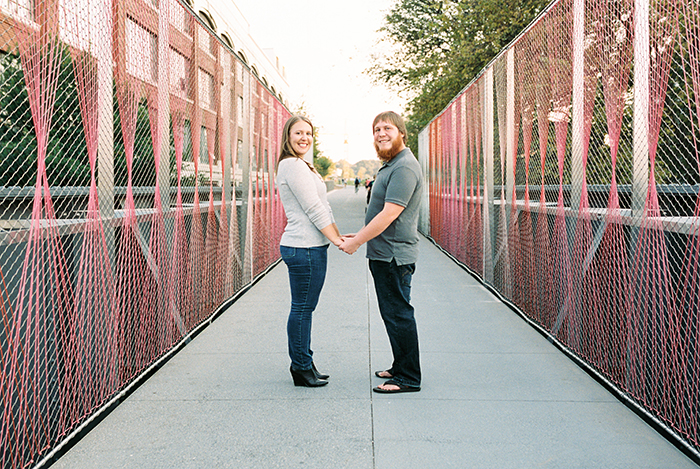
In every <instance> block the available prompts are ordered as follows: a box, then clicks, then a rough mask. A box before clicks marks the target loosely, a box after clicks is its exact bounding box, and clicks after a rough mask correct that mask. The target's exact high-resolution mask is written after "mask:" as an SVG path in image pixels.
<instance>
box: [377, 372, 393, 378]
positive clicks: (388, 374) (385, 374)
mask: <svg viewBox="0 0 700 469" xmlns="http://www.w3.org/2000/svg"><path fill="white" fill-rule="evenodd" d="M374 376H376V377H377V378H382V379H391V378H393V377H394V375H392V374H391V372H390V371H389V370H384V371H375V372H374Z"/></svg>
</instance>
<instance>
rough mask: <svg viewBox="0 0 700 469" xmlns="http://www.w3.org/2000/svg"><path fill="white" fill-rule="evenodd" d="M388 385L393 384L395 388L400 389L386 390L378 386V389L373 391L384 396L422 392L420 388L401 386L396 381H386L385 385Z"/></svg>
mask: <svg viewBox="0 0 700 469" xmlns="http://www.w3.org/2000/svg"><path fill="white" fill-rule="evenodd" d="M384 384H385V385H386V384H393V385H394V386H396V387H398V389H384V388H380V387H379V386H377V387H376V388H373V389H372V391H374V392H378V393H382V394H398V393H400V392H418V391H420V386H406V385H404V384H399V383H396V382H394V381H391V380H389V381H386V382H385V383H384Z"/></svg>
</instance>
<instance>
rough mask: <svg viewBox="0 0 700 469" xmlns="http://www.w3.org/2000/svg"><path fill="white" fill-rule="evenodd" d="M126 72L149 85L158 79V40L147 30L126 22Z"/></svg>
mask: <svg viewBox="0 0 700 469" xmlns="http://www.w3.org/2000/svg"><path fill="white" fill-rule="evenodd" d="M126 71H127V72H128V73H129V74H131V75H133V76H135V77H136V78H139V79H141V80H143V81H145V82H147V83H151V84H155V82H156V81H157V77H158V38H157V37H156V36H155V34H151V32H149V31H148V30H147V29H145V28H142V27H141V26H139V25H138V24H136V23H135V22H134V21H133V20H132V19H131V18H127V20H126Z"/></svg>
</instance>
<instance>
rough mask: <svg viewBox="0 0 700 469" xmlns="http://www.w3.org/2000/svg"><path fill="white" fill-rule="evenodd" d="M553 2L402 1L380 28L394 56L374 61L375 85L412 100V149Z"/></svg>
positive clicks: (377, 57) (409, 110)
mask: <svg viewBox="0 0 700 469" xmlns="http://www.w3.org/2000/svg"><path fill="white" fill-rule="evenodd" d="M548 3H549V0H458V1H454V0H400V1H399V2H398V3H397V4H396V5H395V6H394V7H393V8H392V9H391V10H390V11H389V13H388V14H387V15H386V17H385V24H384V26H383V27H382V28H381V29H380V32H381V33H383V35H384V37H383V40H382V42H383V43H384V44H385V45H388V46H389V47H390V49H391V52H390V53H385V54H378V55H375V56H374V57H373V61H374V65H372V66H371V67H370V68H369V69H368V73H369V74H370V75H372V76H373V77H374V79H375V81H376V82H379V83H384V84H387V85H389V86H390V87H392V88H394V89H395V90H396V91H397V92H399V93H401V94H404V95H406V96H408V97H409V98H410V99H409V102H408V105H407V109H406V116H405V117H406V126H407V130H408V134H409V135H408V145H409V147H411V149H412V150H413V152H414V153H415V154H418V153H417V150H418V132H419V131H420V130H421V129H423V127H425V126H426V125H427V124H428V122H430V120H431V119H432V118H433V117H435V116H436V115H437V114H438V113H440V111H442V110H443V109H444V108H445V107H446V106H447V104H449V102H450V101H451V100H452V98H454V97H455V96H456V95H457V94H458V93H459V92H460V91H461V90H462V88H464V86H465V85H466V84H468V83H469V81H471V79H472V78H474V77H475V76H476V75H477V74H478V73H479V71H481V69H483V68H484V67H485V66H486V65H487V64H488V62H489V61H490V60H491V59H492V58H493V57H495V55H496V54H498V52H499V51H500V50H501V49H502V48H503V47H505V46H506V45H507V44H508V43H509V42H510V41H512V40H513V39H514V38H515V37H516V36H517V35H518V34H519V33H520V31H521V30H522V29H524V28H525V26H527V25H528V24H529V23H530V21H532V20H533V19H534V18H535V17H536V16H537V15H538V14H539V13H540V11H542V9H543V8H544V7H545V6H546V5H547V4H548Z"/></svg>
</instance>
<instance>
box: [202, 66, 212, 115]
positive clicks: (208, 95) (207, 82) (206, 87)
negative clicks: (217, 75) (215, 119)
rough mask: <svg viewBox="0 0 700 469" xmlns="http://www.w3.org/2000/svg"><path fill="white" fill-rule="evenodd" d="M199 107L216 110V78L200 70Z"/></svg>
mask: <svg viewBox="0 0 700 469" xmlns="http://www.w3.org/2000/svg"><path fill="white" fill-rule="evenodd" d="M199 105H200V107H202V108H205V109H210V110H212V111H215V110H216V109H214V77H213V76H212V75H211V73H208V72H205V71H204V70H202V69H201V68H200V69H199Z"/></svg>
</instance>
